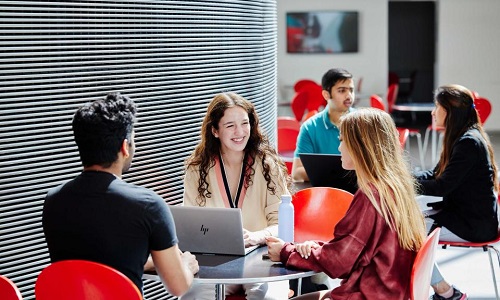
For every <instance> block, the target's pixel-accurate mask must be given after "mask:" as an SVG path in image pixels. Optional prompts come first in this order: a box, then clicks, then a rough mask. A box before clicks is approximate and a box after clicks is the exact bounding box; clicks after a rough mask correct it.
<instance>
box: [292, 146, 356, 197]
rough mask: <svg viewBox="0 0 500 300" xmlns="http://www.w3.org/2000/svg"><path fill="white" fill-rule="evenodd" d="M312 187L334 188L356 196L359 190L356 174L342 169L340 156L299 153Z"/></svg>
mask: <svg viewBox="0 0 500 300" xmlns="http://www.w3.org/2000/svg"><path fill="white" fill-rule="evenodd" d="M299 156H300V160H301V162H302V165H304V169H305V170H306V173H307V176H308V177H309V180H310V181H311V185H312V186H314V187H316V186H326V187H334V188H338V189H342V190H346V191H348V192H350V193H352V194H354V193H355V192H356V191H357V190H358V185H357V183H356V173H355V172H354V171H350V170H345V169H344V168H342V160H341V156H340V155H338V154H318V153H299Z"/></svg>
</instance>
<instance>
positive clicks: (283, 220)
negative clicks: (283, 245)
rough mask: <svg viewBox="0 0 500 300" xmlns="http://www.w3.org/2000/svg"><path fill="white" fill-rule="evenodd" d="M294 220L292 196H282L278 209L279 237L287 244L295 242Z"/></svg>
mask: <svg viewBox="0 0 500 300" xmlns="http://www.w3.org/2000/svg"><path fill="white" fill-rule="evenodd" d="M293 218H294V210H293V204H292V196H290V195H282V196H281V203H280V206H279V208H278V237H279V238H280V239H282V240H283V241H285V242H293V228H294V223H293Z"/></svg>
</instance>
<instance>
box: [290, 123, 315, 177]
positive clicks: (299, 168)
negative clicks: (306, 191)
mask: <svg viewBox="0 0 500 300" xmlns="http://www.w3.org/2000/svg"><path fill="white" fill-rule="evenodd" d="M306 126H307V124H305V125H304V124H302V126H301V127H300V132H299V135H298V136H297V147H296V148H295V153H294V158H293V163H292V180H293V181H298V182H303V181H309V177H308V176H307V173H306V169H305V168H304V165H302V161H301V160H300V157H299V153H315V151H314V147H313V142H312V138H311V135H310V133H309V128H307V127H306Z"/></svg>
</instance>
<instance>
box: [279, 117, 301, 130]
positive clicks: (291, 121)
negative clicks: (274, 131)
mask: <svg viewBox="0 0 500 300" xmlns="http://www.w3.org/2000/svg"><path fill="white" fill-rule="evenodd" d="M277 121H278V128H291V129H297V130H300V122H299V121H297V120H296V119H295V118H292V117H287V116H280V117H278V118H277Z"/></svg>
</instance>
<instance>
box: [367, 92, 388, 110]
mask: <svg viewBox="0 0 500 300" xmlns="http://www.w3.org/2000/svg"><path fill="white" fill-rule="evenodd" d="M370 106H371V107H374V108H378V109H381V110H383V111H385V104H384V100H382V98H380V96H379V95H375V94H373V95H371V96H370Z"/></svg>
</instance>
